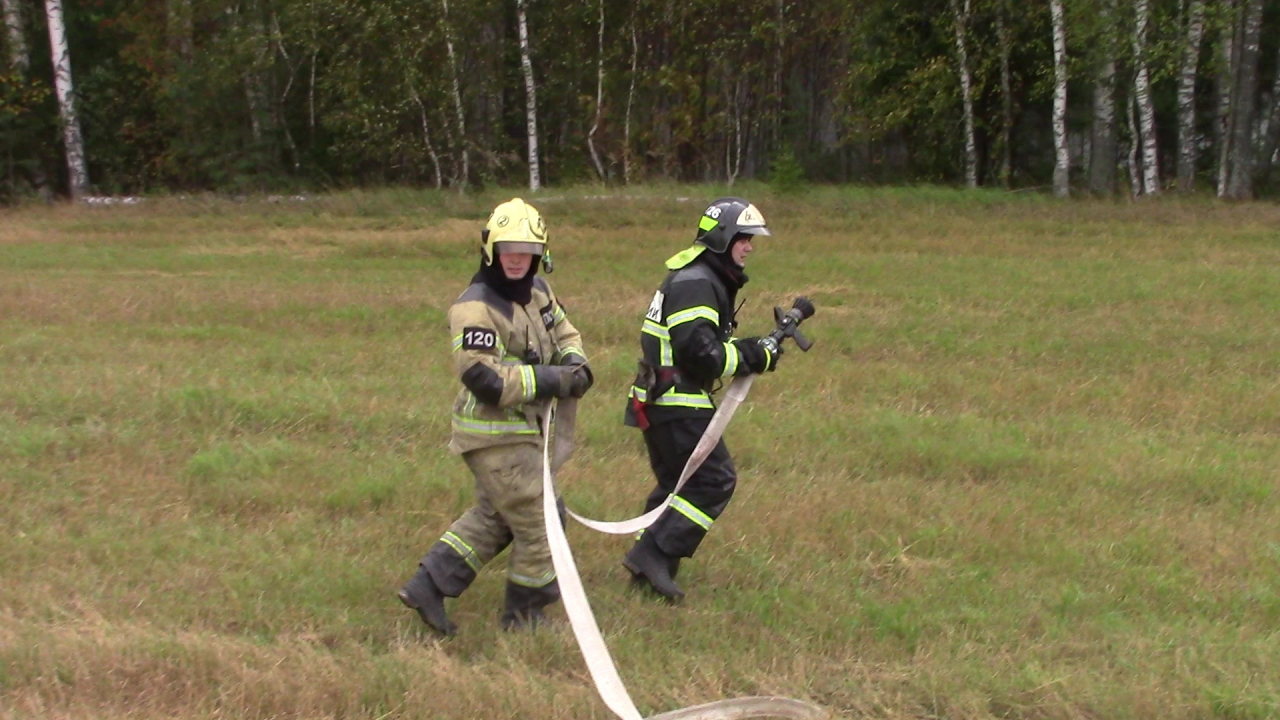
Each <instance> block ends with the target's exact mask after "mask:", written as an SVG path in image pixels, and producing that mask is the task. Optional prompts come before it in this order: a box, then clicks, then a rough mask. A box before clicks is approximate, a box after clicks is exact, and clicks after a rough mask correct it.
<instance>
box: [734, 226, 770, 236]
mask: <svg viewBox="0 0 1280 720" xmlns="http://www.w3.org/2000/svg"><path fill="white" fill-rule="evenodd" d="M738 234H739V235H765V236H768V235H772V234H773V233H771V232H769V228H767V227H765V226H763V225H759V226H756V227H744V228H738Z"/></svg>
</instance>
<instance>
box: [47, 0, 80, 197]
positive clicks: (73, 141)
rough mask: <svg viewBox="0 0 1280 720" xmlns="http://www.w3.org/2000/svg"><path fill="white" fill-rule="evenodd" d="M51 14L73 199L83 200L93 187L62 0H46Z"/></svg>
mask: <svg viewBox="0 0 1280 720" xmlns="http://www.w3.org/2000/svg"><path fill="white" fill-rule="evenodd" d="M44 9H45V14H46V15H47V16H48V18H49V49H50V52H51V53H52V59H53V84H54V90H55V92H56V93H57V95H58V115H59V117H60V118H61V119H62V142H63V145H65V146H66V152H67V177H68V180H69V185H70V190H71V199H72V200H79V199H80V198H81V197H82V196H83V195H84V193H85V191H86V190H88V188H89V170H88V167H87V165H86V163H85V157H84V139H83V138H82V137H81V135H80V118H79V116H77V115H76V102H75V87H74V86H73V85H72V83H71V49H70V48H69V47H67V28H66V26H65V25H64V24H63V21H62V0H44Z"/></svg>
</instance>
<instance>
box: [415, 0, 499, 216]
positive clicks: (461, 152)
mask: <svg viewBox="0 0 1280 720" xmlns="http://www.w3.org/2000/svg"><path fill="white" fill-rule="evenodd" d="M440 5H441V7H442V9H443V10H444V14H443V16H442V17H441V19H440V25H441V27H442V29H443V30H444V47H445V51H446V52H447V53H448V55H449V76H450V81H451V82H452V83H453V109H454V114H455V115H456V116H457V118H458V156H459V162H460V167H459V170H458V191H459V192H463V191H465V190H466V188H467V184H468V183H469V182H470V179H471V161H470V158H469V156H468V154H467V122H466V117H465V115H464V114H463V112H462V90H461V89H460V87H459V86H458V61H457V59H456V58H455V56H454V54H453V31H452V29H451V28H450V26H449V0H440ZM523 17H524V16H523V14H522V15H521V18H522V19H521V22H520V32H521V37H522V38H523V37H524V20H523ZM521 47H522V49H523V47H524V45H523V44H522V45H521ZM423 127H424V128H425V125H424V126H423Z"/></svg>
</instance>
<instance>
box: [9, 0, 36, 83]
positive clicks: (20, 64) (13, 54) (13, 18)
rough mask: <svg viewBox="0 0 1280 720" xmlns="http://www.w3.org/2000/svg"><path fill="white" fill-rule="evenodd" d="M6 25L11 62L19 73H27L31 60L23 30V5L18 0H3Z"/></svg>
mask: <svg viewBox="0 0 1280 720" xmlns="http://www.w3.org/2000/svg"><path fill="white" fill-rule="evenodd" d="M3 3H4V27H5V32H6V38H7V39H8V41H9V62H10V63H11V64H12V65H13V69H14V70H17V71H18V74H19V75H26V74H27V69H28V68H29V67H30V65H31V61H30V60H29V59H28V57H27V39H26V36H25V35H24V34H23V32H22V6H21V5H20V4H19V2H18V0H3Z"/></svg>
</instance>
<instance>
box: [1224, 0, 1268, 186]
mask: <svg viewBox="0 0 1280 720" xmlns="http://www.w3.org/2000/svg"><path fill="white" fill-rule="evenodd" d="M1262 9H1263V0H1244V29H1243V34H1242V36H1241V37H1242V42H1241V44H1240V64H1239V68H1238V70H1237V72H1236V76H1235V79H1236V82H1235V97H1234V99H1233V100H1232V102H1231V106H1232V114H1233V115H1234V116H1235V119H1234V120H1233V121H1232V123H1231V129H1232V138H1231V161H1230V163H1229V164H1230V167H1231V171H1230V173H1229V175H1228V177H1227V197H1229V198H1231V199H1232V200H1248V199H1251V198H1252V197H1253V148H1254V137H1253V123H1254V115H1255V110H1256V107H1257V105H1256V102H1255V96H1256V95H1257V91H1258V55H1259V51H1260V49H1261V48H1260V43H1259V40H1260V38H1261V33H1262Z"/></svg>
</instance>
